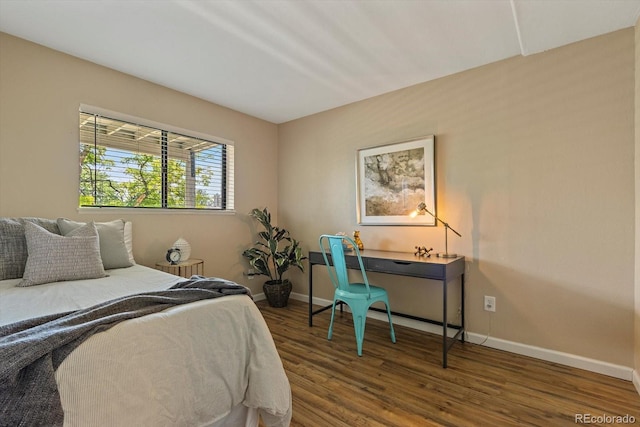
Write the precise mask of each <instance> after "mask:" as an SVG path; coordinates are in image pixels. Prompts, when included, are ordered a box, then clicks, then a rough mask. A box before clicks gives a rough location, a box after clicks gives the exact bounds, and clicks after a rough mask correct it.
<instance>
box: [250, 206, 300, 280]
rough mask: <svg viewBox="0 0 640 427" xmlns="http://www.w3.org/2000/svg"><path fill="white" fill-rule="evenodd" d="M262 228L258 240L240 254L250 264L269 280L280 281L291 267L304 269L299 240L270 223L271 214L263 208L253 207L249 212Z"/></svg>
mask: <svg viewBox="0 0 640 427" xmlns="http://www.w3.org/2000/svg"><path fill="white" fill-rule="evenodd" d="M250 215H251V216H252V217H253V218H255V219H256V220H258V222H259V223H260V224H261V225H262V227H263V228H264V230H263V231H260V232H259V233H258V241H256V242H255V246H254V247H253V248H250V249H247V250H245V251H244V252H243V253H242V256H244V257H245V258H247V259H248V260H249V263H250V264H251V266H252V267H253V268H254V269H255V270H256V272H258V273H259V274H261V275H264V276H268V277H269V280H278V281H282V275H283V274H284V273H285V272H286V271H287V270H288V269H289V268H291V267H296V268H299V269H300V271H304V266H303V264H302V261H303V260H305V259H307V257H305V256H302V248H301V247H300V242H298V241H297V240H296V239H294V238H292V237H291V236H290V235H289V232H288V231H287V230H285V229H283V228H279V227H277V226H274V225H272V224H271V214H270V213H269V211H268V210H267V208H264V209H263V210H260V209H253V210H252V211H251V214H250Z"/></svg>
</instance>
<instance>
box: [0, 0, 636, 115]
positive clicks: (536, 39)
mask: <svg viewBox="0 0 640 427" xmlns="http://www.w3.org/2000/svg"><path fill="white" fill-rule="evenodd" d="M639 14H640V0H128V1H124V0H84V1H78V0H0V31H2V32H5V33H9V34H12V35H15V36H18V37H21V38H24V39H27V40H31V41H33V42H36V43H39V44H42V45H45V46H48V47H51V48H53V49H56V50H59V51H62V52H66V53H68V54H71V55H74V56H77V57H80V58H83V59H86V60H89V61H92V62H95V63H97V64H100V65H104V66H106V67H109V68H113V69H115V70H119V71H122V72H124V73H128V74H131V75H134V76H137V77H140V78H142V79H145V80H148V81H151V82H154V83H158V84H160V85H163V86H166V87H169V88H173V89H176V90H179V91H181V92H185V93H188V94H191V95H194V96H197V97H199V98H202V99H205V100H208V101H211V102H214V103H216V104H220V105H224V106H226V107H229V108H233V109H235V110H238V111H241V112H244V113H246V114H250V115H252V116H255V117H259V118H262V119H265V120H268V121H270V122H273V123H282V122H286V121H289V120H293V119H296V118H299V117H303V116H306V115H309V114H313V113H316V112H319V111H324V110H328V109H331V108H334V107H338V106H341V105H345V104H348V103H351V102H355V101H359V100H362V99H365V98H369V97H372V96H375V95H379V94H382V93H385V92H389V91H392V90H395V89H399V88H402V87H406V86H410V85H413V84H416V83H420V82H424V81H428V80H432V79H436V78H439V77H443V76H446V75H449V74H452V73H456V72H460V71H463V70H467V69H470V68H474V67H477V66H480V65H484V64H488V63H491V62H495V61H499V60H501V59H504V58H509V57H512V56H515V55H530V54H534V53H537V52H541V51H544V50H548V49H552V48H555V47H558V46H562V45H565V44H569V43H572V42H575V41H578V40H582V39H586V38H589V37H593V36H597V35H600V34H604V33H608V32H611V31H615V30H618V29H622V28H627V27H631V26H633V25H634V24H635V22H636V20H637V19H638V16H639Z"/></svg>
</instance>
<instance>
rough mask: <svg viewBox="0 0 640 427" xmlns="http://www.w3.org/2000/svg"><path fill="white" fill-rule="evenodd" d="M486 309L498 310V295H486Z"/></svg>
mask: <svg viewBox="0 0 640 427" xmlns="http://www.w3.org/2000/svg"><path fill="white" fill-rule="evenodd" d="M484 309H485V311H496V297H490V296H487V295H485V296H484Z"/></svg>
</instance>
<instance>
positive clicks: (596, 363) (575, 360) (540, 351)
mask: <svg viewBox="0 0 640 427" xmlns="http://www.w3.org/2000/svg"><path fill="white" fill-rule="evenodd" d="M263 298H264V296H263ZM291 298H292V299H295V300H299V301H304V302H309V296H308V295H303V294H299V293H295V292H294V293H291ZM256 299H257V298H256ZM313 303H314V304H318V305H329V304H331V303H332V301H330V300H326V299H322V298H315V297H314V298H313ZM367 317H370V318H372V319H378V320H386V319H387V316H386V314H384V313H380V312H376V311H370V312H369V314H368V315H367ZM393 322H394V323H395V324H398V325H402V326H406V327H408V328H413V329H418V330H420V331H425V332H429V333H432V334H437V335H442V327H441V326H438V325H434V324H431V323H427V322H420V321H418V320H413V319H407V318H405V317H398V316H393ZM455 332H456V331H455V330H453V329H452V330H450V332H449V333H450V334H451V335H453V334H454V333H455ZM465 340H466V341H468V342H470V343H473V344H478V345H483V346H485V347H490V348H495V349H497V350H504V351H508V352H511V353H515V354H520V355H523V356H529V357H533V358H536V359H541V360H546V361H547V362H553V363H559V364H561V365H566V366H571V367H574V368H579V369H585V370H587V371H591V372H596V373H598V374H603V375H608V376H611V377H614V378H620V379H623V380H626V381H632V380H633V383H634V385H635V387H636V390H638V393H640V377H639V375H640V374H639V373H638V371H635V372H634V370H633V369H632V368H630V367H627V366H621V365H615V364H613V363H609V362H604V361H601V360H596V359H590V358H587V357H583V356H578V355H575V354H570V353H563V352H560V351H556V350H550V349H546V348H542V347H536V346H532V345H528V344H522V343H518V342H514V341H507V340H503V339H500V338H493V337H488V338H487V337H486V335H481V334H477V333H473V332H467V333H465Z"/></svg>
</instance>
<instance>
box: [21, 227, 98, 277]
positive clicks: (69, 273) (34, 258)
mask: <svg viewBox="0 0 640 427" xmlns="http://www.w3.org/2000/svg"><path fill="white" fill-rule="evenodd" d="M24 235H25V239H26V241H27V251H28V252H29V256H28V257H27V263H26V265H25V268H24V276H23V277H22V281H20V283H18V284H17V286H23V287H24V286H34V285H42V284H44V283H51V282H59V281H62V280H80V279H97V278H99V277H105V276H106V274H105V272H104V268H103V267H102V260H101V259H100V245H99V243H98V231H97V230H96V227H95V225H94V224H93V223H89V224H87V225H85V226H83V227H80V228H78V229H77V230H75V231H73V232H72V233H69V235H68V236H60V235H58V234H53V233H50V232H48V231H47V230H45V229H44V228H42V227H40V226H39V225H36V224H33V223H31V222H25V224H24Z"/></svg>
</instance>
